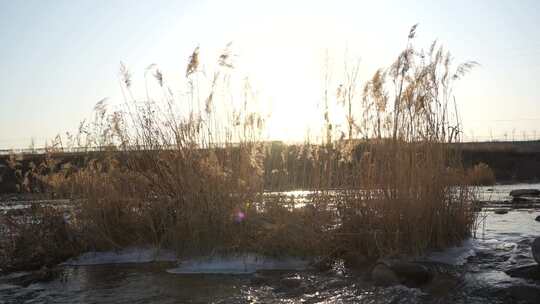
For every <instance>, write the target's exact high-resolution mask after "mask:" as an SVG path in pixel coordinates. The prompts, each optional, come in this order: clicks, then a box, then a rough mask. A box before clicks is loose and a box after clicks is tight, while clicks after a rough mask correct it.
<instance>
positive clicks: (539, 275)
mask: <svg viewBox="0 0 540 304" xmlns="http://www.w3.org/2000/svg"><path fill="white" fill-rule="evenodd" d="M505 272H506V274H507V275H509V276H511V277H515V278H523V279H527V280H535V281H539V280H540V266H539V265H536V264H533V265H526V266H521V267H517V268H513V269H509V270H507V271H505Z"/></svg>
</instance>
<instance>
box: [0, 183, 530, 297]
mask: <svg viewBox="0 0 540 304" xmlns="http://www.w3.org/2000/svg"><path fill="white" fill-rule="evenodd" d="M525 187H526V188H538V189H540V184H536V185H518V186H515V185H514V186H504V185H502V186H493V187H485V188H480V189H479V190H480V194H482V195H486V196H490V197H491V199H493V200H504V199H507V194H508V192H509V191H510V190H512V189H515V188H525ZM538 215H540V210H535V209H519V210H511V211H510V212H509V213H507V214H495V213H493V212H491V211H488V212H485V213H484V216H485V219H484V221H483V222H482V223H481V224H480V225H479V226H478V229H477V234H476V236H477V238H475V239H469V240H466V241H464V242H463V244H462V246H459V247H455V248H449V249H448V250H446V251H444V252H435V253H432V254H430V255H428V256H426V257H425V259H426V260H430V261H438V262H442V263H445V264H447V265H448V267H449V268H452V269H453V270H452V272H453V273H455V276H456V281H455V284H454V285H452V287H451V288H444V286H442V287H435V288H432V289H425V288H421V289H416V288H407V287H403V286H396V287H386V288H383V287H376V286H373V285H372V284H371V283H370V282H369V280H367V279H365V278H364V277H363V276H362V275H358V274H352V273H348V272H347V271H346V270H345V269H343V268H339V267H337V268H336V269H333V270H331V271H327V272H315V271H289V272H283V271H279V272H278V271H267V272H264V273H262V274H261V273H259V274H256V275H253V274H242V275H210V274H177V273H174V272H171V271H170V270H171V268H174V267H175V264H174V262H166V261H162V262H153V263H119V264H100V263H97V262H95V263H93V264H94V265H81V264H79V265H71V266H67V265H66V266H63V267H62V270H61V274H60V275H59V276H58V277H57V278H56V279H54V280H52V281H49V282H41V283H35V284H31V285H29V286H26V287H22V286H17V285H11V284H8V283H4V284H0V303H130V304H134V303H540V282H539V281H530V280H526V279H521V278H513V277H510V276H508V275H507V274H506V273H505V271H506V270H508V269H513V268H517V267H520V266H523V265H530V264H532V263H534V260H533V259H532V256H531V252H530V244H531V242H532V240H533V239H534V238H535V237H538V236H540V222H536V221H535V217H537V216H538ZM165 260H166V259H165ZM126 261H127V262H129V261H128V260H126ZM132 262H133V261H132ZM88 264H92V263H88ZM456 269H457V270H456ZM168 270H169V271H168ZM261 278H263V279H262V280H261ZM289 278H293V279H294V280H295V282H298V284H293V285H294V286H290V284H285V283H284V282H286V280H287V279H289ZM0 280H1V278H0Z"/></svg>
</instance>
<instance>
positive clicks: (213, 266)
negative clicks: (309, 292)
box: [167, 254, 309, 274]
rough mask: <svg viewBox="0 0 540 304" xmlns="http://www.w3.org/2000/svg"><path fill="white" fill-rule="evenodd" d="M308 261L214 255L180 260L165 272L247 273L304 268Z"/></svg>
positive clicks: (252, 255) (245, 255) (258, 256)
mask: <svg viewBox="0 0 540 304" xmlns="http://www.w3.org/2000/svg"><path fill="white" fill-rule="evenodd" d="M308 266H309V261H308V260H304V259H299V258H291V257H288V258H279V259H277V258H270V257H265V256H261V255H257V254H242V255H232V256H215V257H204V258H196V259H191V260H186V261H182V262H181V263H180V265H179V267H177V268H174V269H169V270H167V272H169V273H175V274H249V273H254V272H256V271H258V270H305V269H306V268H308Z"/></svg>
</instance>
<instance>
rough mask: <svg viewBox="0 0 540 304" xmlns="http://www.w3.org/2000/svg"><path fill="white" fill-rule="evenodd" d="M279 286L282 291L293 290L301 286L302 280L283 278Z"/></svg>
mask: <svg viewBox="0 0 540 304" xmlns="http://www.w3.org/2000/svg"><path fill="white" fill-rule="evenodd" d="M279 284H280V285H281V286H282V287H283V288H284V289H294V288H298V287H300V285H302V279H300V278H283V279H281V280H280V281H279Z"/></svg>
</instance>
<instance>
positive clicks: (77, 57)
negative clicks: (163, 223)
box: [0, 0, 540, 149]
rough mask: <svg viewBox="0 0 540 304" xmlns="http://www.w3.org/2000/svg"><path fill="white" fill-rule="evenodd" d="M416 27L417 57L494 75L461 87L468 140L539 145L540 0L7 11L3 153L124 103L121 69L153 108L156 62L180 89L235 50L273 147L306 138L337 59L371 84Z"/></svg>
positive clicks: (0, 20) (0, 60)
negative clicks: (438, 50)
mask: <svg viewBox="0 0 540 304" xmlns="http://www.w3.org/2000/svg"><path fill="white" fill-rule="evenodd" d="M416 23H419V28H418V31H417V43H416V45H417V46H418V47H425V48H427V47H428V46H429V44H430V42H431V41H432V40H434V39H438V40H439V41H440V42H441V43H442V44H444V46H446V47H447V48H448V49H449V50H450V51H451V52H452V53H453V55H454V57H455V61H456V62H461V61H466V60H475V61H478V62H479V63H480V64H481V66H480V67H479V68H477V69H475V70H474V71H472V73H471V74H469V75H468V76H467V77H465V78H464V79H463V80H462V81H461V82H460V83H459V84H458V87H457V90H456V98H457V101H458V104H459V107H460V115H461V116H462V119H463V123H464V127H465V139H472V138H475V139H480V140H485V139H488V138H489V137H490V136H493V137H494V138H496V139H504V136H505V134H506V137H507V138H508V139H511V138H512V136H514V137H515V139H522V138H523V137H524V135H525V136H526V137H527V138H529V139H531V138H532V137H533V135H534V134H536V133H537V134H536V136H537V137H540V106H539V104H540V85H539V76H538V75H540V30H539V29H540V1H536V0H532V1H525V0H522V1H428V0H425V1H308V0H302V1H292V0H288V1H280V0H274V1H236V0H227V1H205V0H201V1H165V0H163V1H110V0H109V1H97V0H95V1H72V0H68V1H42V0H36V1H31V0H26V1H11V0H10V1H8V0H0V149H2V148H24V147H27V146H28V145H29V144H30V142H31V139H32V138H33V139H34V141H35V143H36V146H41V145H43V144H44V143H45V140H47V139H51V138H53V137H54V136H55V135H56V134H58V133H63V132H65V131H70V132H73V131H75V130H76V129H77V127H78V124H79V122H80V121H81V120H83V119H85V118H88V117H90V116H91V115H92V109H93V107H94V105H95V104H96V102H97V101H99V100H101V99H103V98H105V97H108V98H109V101H110V102H111V103H121V102H122V100H121V98H122V97H121V96H122V95H121V91H120V87H119V83H118V70H119V64H120V61H122V62H124V63H125V64H126V65H127V66H128V67H129V68H130V70H131V71H132V73H133V74H134V86H135V87H137V89H136V90H135V91H136V94H139V95H140V96H141V97H142V96H143V95H142V93H143V91H144V79H143V74H144V70H145V68H146V67H147V66H148V65H150V64H153V63H155V64H157V65H159V67H160V69H161V70H163V72H164V75H165V78H166V79H167V80H168V82H169V84H170V85H171V87H172V88H173V89H177V90H181V89H182V85H181V79H182V77H184V75H185V66H186V63H187V58H188V56H189V54H190V53H191V51H192V50H193V49H194V48H195V47H196V46H200V48H201V56H202V58H203V63H204V64H205V65H206V64H207V65H212V64H213V61H215V59H214V57H215V56H216V54H218V52H219V51H220V50H221V49H222V48H223V46H224V45H225V44H227V43H228V42H230V41H232V42H233V48H234V51H235V54H236V55H238V57H237V59H236V61H237V70H238V73H239V74H240V75H247V76H249V77H250V79H251V83H252V85H253V86H254V87H255V88H256V89H257V92H258V102H259V104H260V106H261V108H262V109H263V111H265V112H268V113H270V118H269V120H268V131H267V136H268V138H269V139H285V140H292V141H299V140H302V139H303V138H304V136H305V134H306V128H308V127H310V128H313V123H314V121H320V112H318V108H317V107H318V104H319V103H320V100H321V85H320V84H321V78H322V70H323V69H322V58H323V54H324V52H325V50H328V52H329V53H330V54H333V55H334V58H335V61H336V62H338V63H340V62H341V59H340V56H342V55H343V53H344V50H345V49H348V54H349V57H352V58H361V66H360V69H361V81H364V80H366V79H367V77H369V76H371V74H372V73H373V72H374V71H375V69H376V68H379V67H386V66H388V65H389V64H390V63H391V62H392V61H393V60H394V59H395V57H396V56H397V54H398V53H399V52H400V51H401V49H403V47H404V45H405V42H406V38H407V33H408V31H409V28H410V27H411V26H412V25H413V24H416ZM361 85H362V83H361Z"/></svg>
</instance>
